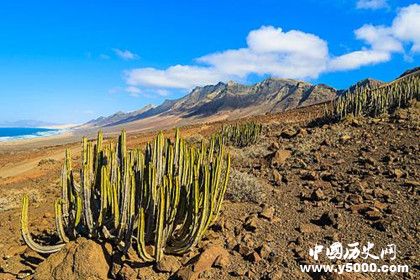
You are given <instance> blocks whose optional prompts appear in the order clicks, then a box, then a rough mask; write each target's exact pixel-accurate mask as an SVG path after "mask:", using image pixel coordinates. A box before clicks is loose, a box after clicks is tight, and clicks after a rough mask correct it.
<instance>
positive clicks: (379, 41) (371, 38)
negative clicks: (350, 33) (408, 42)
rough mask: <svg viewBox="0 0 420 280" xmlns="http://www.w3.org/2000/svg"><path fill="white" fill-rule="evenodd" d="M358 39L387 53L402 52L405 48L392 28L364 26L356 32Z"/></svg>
mask: <svg viewBox="0 0 420 280" xmlns="http://www.w3.org/2000/svg"><path fill="white" fill-rule="evenodd" d="M354 33H355V34H356V38H357V39H360V40H364V41H365V42H366V43H367V44H369V45H370V46H371V47H372V49H374V50H378V51H386V52H402V51H403V50H404V49H403V46H402V43H401V41H400V40H398V39H397V38H396V37H395V36H394V34H393V30H392V28H390V27H385V26H373V25H370V24H366V25H363V26H362V27H360V28H359V29H357V30H355V32H354Z"/></svg>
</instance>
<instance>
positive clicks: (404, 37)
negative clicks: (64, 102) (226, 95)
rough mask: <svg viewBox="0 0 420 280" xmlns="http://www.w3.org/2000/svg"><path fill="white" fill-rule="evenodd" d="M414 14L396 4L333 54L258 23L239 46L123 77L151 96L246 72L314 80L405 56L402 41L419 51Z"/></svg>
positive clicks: (294, 33) (415, 9) (417, 12)
mask: <svg viewBox="0 0 420 280" xmlns="http://www.w3.org/2000/svg"><path fill="white" fill-rule="evenodd" d="M419 19H420V5H417V4H414V5H411V6H408V7H405V8H402V9H400V10H399V11H398V13H397V16H396V17H395V19H394V21H393V23H392V25H390V26H384V25H380V26H375V25H371V24H365V25H363V26H362V27H360V28H358V29H356V30H355V31H354V34H355V38H356V39H358V40H361V41H363V42H364V46H363V47H362V48H361V49H358V50H354V51H349V52H348V53H344V54H342V55H338V56H335V55H333V54H331V53H330V52H329V50H328V43H327V42H326V41H325V40H323V39H322V38H320V37H319V36H317V35H315V34H311V33H305V32H303V31H299V30H290V31H283V30H282V29H281V28H275V27H273V26H262V27H260V28H259V29H256V30H252V31H251V32H249V34H248V36H247V38H246V42H247V46H246V47H244V48H239V49H230V50H224V51H220V52H216V53H210V54H207V55H204V56H202V57H199V58H197V59H195V61H194V63H193V64H192V65H174V66H170V67H168V68H166V69H156V68H137V69H131V70H128V71H125V73H124V77H125V81H126V83H127V85H128V86H132V87H136V88H138V89H145V91H147V92H148V93H149V92H153V94H155V95H156V94H157V95H165V94H167V92H168V91H167V90H168V89H191V88H193V87H195V86H202V85H207V84H214V83H217V82H219V81H227V80H239V81H246V80H247V79H248V77H249V76H250V75H260V76H263V75H269V76H273V77H283V78H295V79H313V78H317V77H318V76H319V75H320V74H322V73H326V72H334V71H345V70H352V69H357V68H360V67H363V66H367V65H374V64H378V63H384V62H387V61H389V60H391V58H392V55H393V54H395V53H401V54H403V55H404V56H406V51H405V49H404V47H405V46H407V45H408V46H409V47H410V49H411V52H412V53H415V52H420V20H419ZM161 90H163V91H162V92H159V91H161ZM162 93H164V94H162Z"/></svg>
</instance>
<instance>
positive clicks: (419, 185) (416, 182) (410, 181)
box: [405, 180, 420, 188]
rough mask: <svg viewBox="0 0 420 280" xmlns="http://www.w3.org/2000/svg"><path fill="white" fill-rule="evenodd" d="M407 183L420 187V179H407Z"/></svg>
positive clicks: (410, 185)
mask: <svg viewBox="0 0 420 280" xmlns="http://www.w3.org/2000/svg"><path fill="white" fill-rule="evenodd" d="M405 185H407V186H409V187H414V188H418V187H420V181H412V180H407V181H405Z"/></svg>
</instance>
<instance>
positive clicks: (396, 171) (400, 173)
mask: <svg viewBox="0 0 420 280" xmlns="http://www.w3.org/2000/svg"><path fill="white" fill-rule="evenodd" d="M392 175H393V176H394V177H395V178H397V179H400V178H401V177H403V176H404V175H405V173H404V172H403V171H402V170H401V169H398V168H396V169H394V170H393V172H392Z"/></svg>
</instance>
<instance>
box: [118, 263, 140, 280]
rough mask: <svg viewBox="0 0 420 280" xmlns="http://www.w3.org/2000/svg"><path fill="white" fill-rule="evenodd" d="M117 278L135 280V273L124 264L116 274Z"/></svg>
mask: <svg viewBox="0 0 420 280" xmlns="http://www.w3.org/2000/svg"><path fill="white" fill-rule="evenodd" d="M118 276H119V278H120V279H122V280H135V279H137V272H136V271H135V270H134V269H132V268H131V267H130V266H129V265H127V264H125V265H124V266H123V267H122V268H121V270H120V272H119V273H118Z"/></svg>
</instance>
